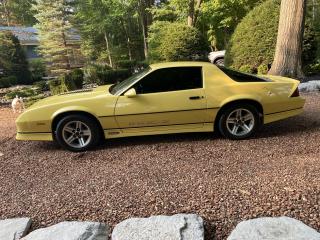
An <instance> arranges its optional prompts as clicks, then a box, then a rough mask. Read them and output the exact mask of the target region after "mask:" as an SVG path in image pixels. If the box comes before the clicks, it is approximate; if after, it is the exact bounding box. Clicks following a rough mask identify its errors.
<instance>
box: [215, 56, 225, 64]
mask: <svg viewBox="0 0 320 240" xmlns="http://www.w3.org/2000/svg"><path fill="white" fill-rule="evenodd" d="M214 64H215V65H218V66H224V58H219V59H217V60H216V61H215V62H214Z"/></svg>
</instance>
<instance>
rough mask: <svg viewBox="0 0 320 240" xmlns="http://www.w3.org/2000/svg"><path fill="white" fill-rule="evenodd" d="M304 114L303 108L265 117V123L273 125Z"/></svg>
mask: <svg viewBox="0 0 320 240" xmlns="http://www.w3.org/2000/svg"><path fill="white" fill-rule="evenodd" d="M301 113H303V107H301V108H296V109H290V110H287V111H282V112H276V113H270V114H265V115H264V123H265V124H267V123H271V122H275V121H279V120H282V119H286V118H289V117H293V116H296V115H299V114H301Z"/></svg>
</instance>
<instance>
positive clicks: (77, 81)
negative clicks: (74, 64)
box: [67, 69, 84, 89]
mask: <svg viewBox="0 0 320 240" xmlns="http://www.w3.org/2000/svg"><path fill="white" fill-rule="evenodd" d="M67 76H68V78H69V81H70V82H72V83H73V84H74V87H75V88H76V89H81V88H82V85H83V78H84V74H83V71H82V70H81V69H74V70H72V71H71V72H70V73H69V74H68V75H67Z"/></svg>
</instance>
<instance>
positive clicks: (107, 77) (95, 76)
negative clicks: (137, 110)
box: [84, 65, 132, 85]
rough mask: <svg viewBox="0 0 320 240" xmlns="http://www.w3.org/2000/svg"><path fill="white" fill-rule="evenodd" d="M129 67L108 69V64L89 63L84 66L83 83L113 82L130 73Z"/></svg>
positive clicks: (122, 78) (99, 83)
mask: <svg viewBox="0 0 320 240" xmlns="http://www.w3.org/2000/svg"><path fill="white" fill-rule="evenodd" d="M131 72H132V71H131V70H130V69H110V67H108V66H102V65H90V66H87V67H86V68H85V71H84V73H85V74H84V75H85V83H87V84H92V83H94V84H98V85H103V84H114V83H116V82H119V81H122V80H124V79H126V78H128V77H130V75H131Z"/></svg>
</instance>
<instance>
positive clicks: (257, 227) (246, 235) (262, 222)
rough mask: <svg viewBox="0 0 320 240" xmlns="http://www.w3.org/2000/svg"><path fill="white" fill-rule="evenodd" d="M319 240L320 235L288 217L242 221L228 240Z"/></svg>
mask: <svg viewBox="0 0 320 240" xmlns="http://www.w3.org/2000/svg"><path fill="white" fill-rule="evenodd" d="M265 239H268V240H269V239H270V240H271V239H272V240H285V239H286V240H320V233H318V232H317V231H316V230H314V229H313V228H310V227H308V226H307V225H305V224H304V223H302V222H300V221H298V220H296V219H293V218H289V217H278V218H272V217H265V218H257V219H251V220H248V221H243V222H241V223H239V224H238V225H237V227H236V228H235V229H234V230H233V231H232V233H231V235H230V236H229V237H228V240H265Z"/></svg>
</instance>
